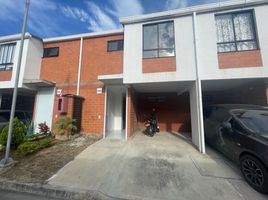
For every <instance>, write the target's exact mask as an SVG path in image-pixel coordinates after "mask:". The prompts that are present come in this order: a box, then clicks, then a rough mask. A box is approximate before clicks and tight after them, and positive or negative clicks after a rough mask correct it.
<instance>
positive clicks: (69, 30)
mask: <svg viewBox="0 0 268 200" xmlns="http://www.w3.org/2000/svg"><path fill="white" fill-rule="evenodd" d="M219 1H224V0H31V5H30V10H29V20H28V26H27V31H28V32H30V33H32V34H35V35H37V36H40V37H42V38H47V37H55V36H63V35H70V34H78V33H86V32H96V31H103V30H110V29H116V28H120V27H121V25H120V24H119V21H118V18H119V17H123V16H130V15H140V14H144V13H152V12H158V11H164V10H171V9H176V8H182V7H188V6H193V5H200V4H207V3H215V2H219ZM234 1H235V0H234ZM23 12H24V0H0V24H1V28H0V36H2V35H9V34H16V33H19V32H21V25H22V18H23Z"/></svg>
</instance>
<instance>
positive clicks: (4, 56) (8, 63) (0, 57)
mask: <svg viewBox="0 0 268 200" xmlns="http://www.w3.org/2000/svg"><path fill="white" fill-rule="evenodd" d="M15 46H16V44H15V43H10V44H1V45H0V70H11V69H12V67H13V57H14V52H15Z"/></svg>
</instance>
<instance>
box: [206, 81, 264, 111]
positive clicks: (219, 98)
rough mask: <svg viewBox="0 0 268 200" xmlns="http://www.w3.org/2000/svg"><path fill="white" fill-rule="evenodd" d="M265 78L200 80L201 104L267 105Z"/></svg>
mask: <svg viewBox="0 0 268 200" xmlns="http://www.w3.org/2000/svg"><path fill="white" fill-rule="evenodd" d="M266 83H267V80H266V79H263V78H258V79H225V80H204V81H202V98H203V105H204V106H206V105H212V104H255V105H265V106H266V105H267V96H266Z"/></svg>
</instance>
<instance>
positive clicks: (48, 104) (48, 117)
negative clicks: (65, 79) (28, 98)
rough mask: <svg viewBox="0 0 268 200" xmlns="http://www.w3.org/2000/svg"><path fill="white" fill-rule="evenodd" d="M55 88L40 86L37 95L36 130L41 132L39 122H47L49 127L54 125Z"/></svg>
mask: <svg viewBox="0 0 268 200" xmlns="http://www.w3.org/2000/svg"><path fill="white" fill-rule="evenodd" d="M54 98H55V88H53V87H47V88H40V89H39V90H38V92H37V95H36V103H35V113H34V115H35V117H34V130H35V132H39V130H38V124H39V123H43V122H46V124H47V125H48V127H49V128H51V126H52V115H53V105H54Z"/></svg>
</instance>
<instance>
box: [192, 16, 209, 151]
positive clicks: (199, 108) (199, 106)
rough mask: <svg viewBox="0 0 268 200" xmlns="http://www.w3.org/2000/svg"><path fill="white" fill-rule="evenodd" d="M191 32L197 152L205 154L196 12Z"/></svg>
mask: <svg viewBox="0 0 268 200" xmlns="http://www.w3.org/2000/svg"><path fill="white" fill-rule="evenodd" d="M193 30H194V51H195V72H196V94H197V115H198V130H199V132H198V135H199V151H200V152H201V153H206V150H205V139H204V138H205V136H204V124H203V103H202V88H201V80H200V76H199V59H198V32H197V20H196V12H193Z"/></svg>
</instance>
